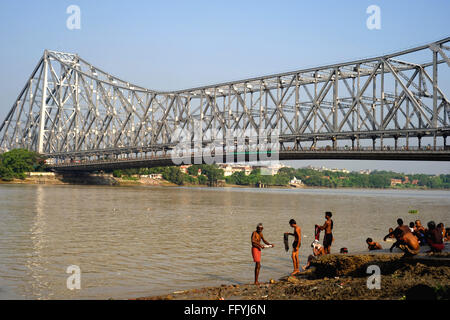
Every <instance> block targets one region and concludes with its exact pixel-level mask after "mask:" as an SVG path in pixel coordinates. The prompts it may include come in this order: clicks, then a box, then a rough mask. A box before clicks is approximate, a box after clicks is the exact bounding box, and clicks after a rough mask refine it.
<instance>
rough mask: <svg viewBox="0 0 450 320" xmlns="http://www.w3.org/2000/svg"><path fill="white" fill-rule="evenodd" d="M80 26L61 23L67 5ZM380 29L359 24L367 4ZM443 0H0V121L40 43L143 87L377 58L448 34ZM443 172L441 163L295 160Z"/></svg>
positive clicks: (448, 169)
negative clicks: (374, 9) (376, 11)
mask: <svg viewBox="0 0 450 320" xmlns="http://www.w3.org/2000/svg"><path fill="white" fill-rule="evenodd" d="M73 4H74V5H78V6H79V7H80V9H81V29H79V30H69V29H68V28H67V27H66V20H67V18H68V17H69V14H67V13H66V9H67V7H68V6H69V5H73ZM372 4H375V5H378V6H379V7H380V8H381V30H369V29H367V27H366V20H367V18H368V16H369V15H368V14H367V13H366V9H367V7H368V6H369V5H372ZM449 12H450V1H438V0H435V1H429V0H428V1H409V0H408V1H407V0H396V1H392V0H389V1H374V0H370V1H365V0H358V1H315V2H313V1H298V0H297V1H261V0H259V1H220V2H219V1H75V0H70V1H54V0H45V1H44V0H29V1H21V0H16V1H1V2H0V39H1V44H2V47H1V49H2V50H0V70H1V72H0V88H1V89H0V121H3V119H4V117H5V116H6V113H7V112H8V110H9V109H10V107H11V105H12V104H13V103H14V100H15V99H16V98H17V95H18V94H19V92H20V90H21V89H22V87H23V86H24V84H25V81H26V80H27V79H28V77H29V75H30V73H31V72H32V70H33V68H34V67H35V65H36V63H37V62H38V60H39V58H40V57H41V55H42V53H43V51H44V49H51V50H57V51H66V52H74V53H78V54H79V55H80V56H82V57H83V58H84V59H86V60H87V61H89V62H91V63H92V64H94V65H96V66H97V67H100V68H102V69H103V70H105V71H107V72H109V73H112V74H114V75H116V76H118V77H120V78H122V79H125V80H128V81H130V82H132V83H136V84H138V85H141V86H144V87H147V88H151V89H164V90H170V89H183V88H189V87H195V86H200V85H205V84H211V83H217V82H223V81H229V80H237V79H241V78H248V77H252V76H258V75H265V74H271V73H278V72H283V71H290V70H297V69H301V68H305V67H312V66H317V65H323V64H328V63H334V62H341V61H346V60H352V59H357V58H363V57H370V56H377V55H380V54H384V53H387V52H393V51H397V50H399V49H404V48H407V47H413V46H417V45H421V44H424V43H428V42H431V41H434V40H438V39H441V38H445V37H447V36H449V31H450V19H449V18H448V13H449ZM309 164H315V165H325V166H330V167H346V168H348V169H352V170H357V169H360V168H370V169H376V168H379V169H388V170H396V171H403V172H426V173H450V166H449V164H448V163H447V162H441V163H439V162H433V163H432V162H393V161H392V162H390V161H298V162H296V163H295V166H303V165H309Z"/></svg>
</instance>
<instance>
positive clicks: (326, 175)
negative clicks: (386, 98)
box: [0, 164, 450, 189]
mask: <svg viewBox="0 0 450 320" xmlns="http://www.w3.org/2000/svg"><path fill="white" fill-rule="evenodd" d="M2 170H3V171H2ZM199 170H200V171H201V174H198V173H199ZM153 173H161V174H162V176H163V178H164V179H165V180H167V181H170V182H172V183H175V184H178V185H183V184H185V183H186V184H191V185H215V184H216V183H217V181H218V180H223V179H225V181H226V183H227V184H234V185H242V186H257V185H259V184H264V185H266V186H287V185H288V184H289V181H290V180H292V179H293V178H294V177H295V178H296V179H299V180H301V181H302V182H303V183H304V184H305V185H306V186H309V187H324V188H339V187H348V188H390V187H391V179H401V180H402V181H405V177H408V180H409V183H403V184H399V185H396V186H395V187H394V188H430V189H434V188H445V189H448V188H450V175H448V174H447V175H444V174H442V175H439V176H432V175H426V174H410V175H405V174H402V173H396V172H390V171H373V172H372V173H371V174H361V173H358V172H350V173H345V172H332V171H318V170H313V169H308V168H300V169H295V168H281V169H280V170H279V171H278V173H277V174H275V175H273V176H270V175H263V174H261V169H254V170H253V171H252V172H251V173H250V174H249V175H245V173H244V172H235V173H234V174H233V175H231V176H228V177H224V172H223V170H222V169H220V168H219V167H218V166H217V165H206V164H202V165H197V164H196V165H192V166H190V167H189V168H188V169H187V174H185V173H182V172H181V171H180V168H179V167H156V168H141V169H127V170H115V171H113V175H114V176H115V177H116V176H117V177H119V176H131V175H134V174H140V175H144V174H145V175H147V174H153ZM0 175H1V176H2V177H4V178H3V179H7V178H8V177H10V176H14V174H13V173H11V171H8V170H7V169H4V168H3V169H2V168H1V167H0ZM414 180H417V184H414V185H413V184H412V182H413V181H414Z"/></svg>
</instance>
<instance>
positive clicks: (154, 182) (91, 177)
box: [0, 173, 449, 191]
mask: <svg viewBox="0 0 450 320" xmlns="http://www.w3.org/2000/svg"><path fill="white" fill-rule="evenodd" d="M44 174H45V173H44ZM0 184H45V185H110V186H160V187H179V186H180V185H177V184H175V183H172V182H170V181H167V180H164V179H152V178H148V177H140V178H129V177H122V178H117V177H114V176H113V175H112V174H101V173H99V174H81V175H75V174H73V175H71V174H65V175H61V174H57V173H55V174H52V175H47V174H45V175H39V173H34V175H32V176H30V175H27V176H26V178H25V179H13V180H11V181H3V180H1V179H0ZM181 186H182V187H192V188H196V187H197V188H204V187H207V185H201V184H189V183H185V184H183V185H181ZM214 187H219V188H220V187H221V188H255V189H259V187H258V186H252V185H237V184H227V183H222V184H219V185H216V186H214ZM264 189H349V190H350V189H363V190H441V191H449V189H439V188H427V187H413V188H406V187H402V188H399V187H390V188H354V187H337V188H330V187H318V186H306V185H297V186H292V185H286V186H281V185H280V186H275V185H273V186H265V187H264Z"/></svg>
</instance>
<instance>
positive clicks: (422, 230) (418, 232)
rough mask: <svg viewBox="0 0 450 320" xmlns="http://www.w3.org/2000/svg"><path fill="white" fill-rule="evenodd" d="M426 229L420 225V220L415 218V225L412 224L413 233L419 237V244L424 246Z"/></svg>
mask: <svg viewBox="0 0 450 320" xmlns="http://www.w3.org/2000/svg"><path fill="white" fill-rule="evenodd" d="M426 231H427V230H426V229H425V227H424V226H422V222H420V220H416V223H415V226H414V235H415V236H416V237H417V239H419V244H420V245H421V246H424V245H426V244H427V240H426V238H425V233H426Z"/></svg>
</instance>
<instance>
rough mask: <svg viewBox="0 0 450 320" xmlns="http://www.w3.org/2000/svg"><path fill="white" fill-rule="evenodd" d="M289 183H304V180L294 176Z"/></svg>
mask: <svg viewBox="0 0 450 320" xmlns="http://www.w3.org/2000/svg"><path fill="white" fill-rule="evenodd" d="M289 184H293V185H303V182H302V180H300V179H297V178H296V177H294V178H292V180H291V181H289Z"/></svg>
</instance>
